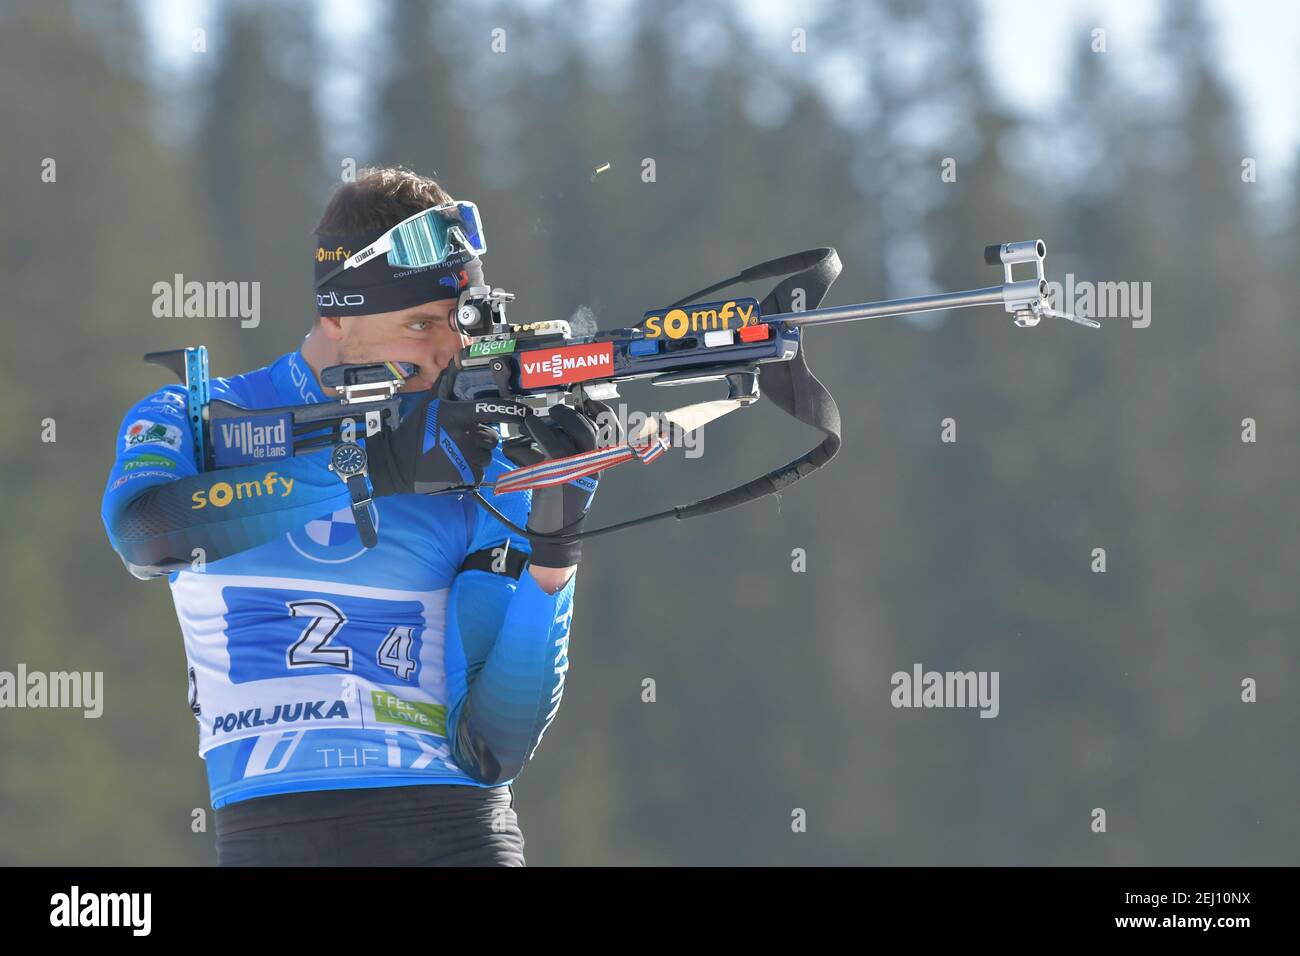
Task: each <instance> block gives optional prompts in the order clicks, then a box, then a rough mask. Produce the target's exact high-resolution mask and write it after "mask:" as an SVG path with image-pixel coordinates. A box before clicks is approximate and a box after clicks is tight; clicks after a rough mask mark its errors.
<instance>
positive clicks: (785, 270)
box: [474, 247, 842, 541]
mask: <svg viewBox="0 0 1300 956" xmlns="http://www.w3.org/2000/svg"><path fill="white" fill-rule="evenodd" d="M841 268H842V266H841V265H840V257H839V256H838V255H837V254H836V252H835V250H834V249H832V248H829V247H826V248H821V249H809V250H807V251H806V252H797V253H794V254H793V255H788V256H782V257H781V258H779V259H773V260H770V261H768V262H763V263H760V264H758V265H756V266H752V267H751V268H749V269H746V270H745V271H744V272H742V273H741V274H740V275H738V276H735V277H734V278H733V279H730V280H727V281H726V282H721V283H718V284H717V285H714V286H711V287H710V288H709V289H707V290H705V291H707V292H715V291H717V290H718V289H723V288H726V287H727V286H729V285H734V284H735V283H736V282H741V281H752V280H753V279H758V278H763V277H766V276H770V275H784V276H786V278H784V279H782V280H781V282H779V283H778V284H777V286H776V288H774V289H773V290H772V291H771V292H769V293H768V294H767V298H765V299H763V301H762V302H761V303H760V304H759V312H760V313H761V314H762V315H781V314H784V313H788V312H793V311H794V307H793V300H794V292H795V290H797V289H802V290H803V293H804V306H805V308H804V310H803V311H806V310H808V309H815V308H817V307H818V306H819V305H821V301H822V299H823V298H824V297H825V296H826V293H827V291H828V290H829V289H830V287H831V284H832V283H833V282H834V281H835V280H836V278H837V277H838V276H839V274H840V269H841ZM701 294H703V293H696V294H695V295H692V296H688V297H687V300H684V301H682V302H678V303H677V305H684V304H685V301H689V300H691V299H697V298H698V297H699V295H701ZM642 321H643V322H644V319H643V320H642ZM807 348H808V345H807V342H806V341H805V340H804V336H803V334H802V332H801V334H800V336H799V352H798V354H797V355H795V357H794V358H793V359H791V360H790V361H788V362H769V363H766V364H764V365H762V366H760V368H761V374H760V376H759V385H760V388H761V390H762V393H763V394H764V395H766V396H767V397H768V398H770V399H771V400H772V402H773V403H774V404H775V405H776V406H777V407H778V408H780V409H781V410H782V411H783V412H785V413H786V414H787V415H790V416H791V417H793V418H796V419H798V420H799V421H801V422H804V423H805V424H808V425H812V426H813V427H814V428H816V429H817V430H818V431H820V432H821V433H822V434H823V435H825V436H826V437H825V438H823V439H822V440H821V441H820V442H819V443H818V444H817V445H816V447H814V448H813V449H811V450H810V451H808V452H807V453H806V454H803V455H800V456H799V457H798V458H796V459H794V460H793V461H790V462H787V463H786V464H784V465H782V466H781V467H780V468H775V469H773V470H772V471H769V472H768V473H767V474H765V475H762V476H760V477H758V478H755V479H754V480H753V481H749V482H746V483H745V484H743V485H737V486H736V487H735V488H731V489H729V490H727V491H723V492H720V493H718V494H716V495H713V496H712V497H709V498H704V499H702V500H700V501H697V502H695V503H694V504H689V505H677V506H676V507H673V508H670V509H668V510H666V511H658V512H655V513H654V514H648V515H644V516H642V517H640V518H632V519H630V520H628V521H620V522H617V523H615V524H611V525H606V526H605V527H603V528H595V529H593V530H591V531H581V532H578V533H577V534H573V533H565V532H562V531H561V532H557V533H555V534H534V535H533V536H534V537H538V538H549V539H553V540H569V541H580V540H582V539H584V538H591V537H595V536H597V535H602V534H609V533H610V532H612V531H621V530H622V529H624V528H631V527H635V526H636V525H641V524H646V523H647V522H650V521H657V520H659V519H660V518H668V517H674V518H678V519H683V520H684V519H686V518H695V517H698V516H699V515H706V514H714V513H716V512H719V511H725V510H726V509H728V508H735V507H737V506H738V505H742V504H745V503H746V502H748V501H753V500H755V499H757V498H762V497H764V496H766V495H771V494H775V493H777V492H779V491H783V490H784V489H786V488H788V487H789V486H790V485H792V484H794V483H795V482H796V481H798V480H800V479H801V478H806V477H807V476H808V475H810V474H812V473H813V472H814V471H816V470H817V469H818V468H820V467H822V466H823V465H825V464H826V463H827V462H828V461H830V460H831V459H832V458H834V457H835V453H836V452H838V451H839V450H840V410H839V407H838V406H837V405H836V404H835V399H834V398H832V397H831V393H830V392H829V391H827V390H826V386H825V385H823V384H822V383H821V382H820V381H818V380H817V376H815V375H813V373H812V371H811V370H810V369H809V368H808V358H807V354H808V353H807ZM474 497H475V498H476V499H477V500H478V503H479V504H480V505H482V506H483V507H484V508H486V509H487V510H488V511H489V512H491V513H492V514H493V516H495V517H496V519H497V520H498V521H500V522H501V523H502V524H504V525H505V526H506V527H507V528H509V529H510V530H512V531H516V532H519V533H521V534H526V533H527V532H525V530H524V529H523V528H520V527H518V526H517V525H515V524H513V523H512V522H511V521H510V520H509V519H508V518H506V516H505V515H503V514H502V513H501V512H500V511H498V510H497V509H496V508H495V507H493V505H492V503H491V502H489V501H488V500H487V499H486V498H484V497H483V495H482V494H481V493H480V492H479V491H478V489H475V490H474Z"/></svg>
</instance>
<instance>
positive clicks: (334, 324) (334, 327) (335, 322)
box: [316, 315, 343, 342]
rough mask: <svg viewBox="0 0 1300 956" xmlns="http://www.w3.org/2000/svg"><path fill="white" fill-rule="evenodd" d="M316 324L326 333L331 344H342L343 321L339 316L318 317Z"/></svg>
mask: <svg viewBox="0 0 1300 956" xmlns="http://www.w3.org/2000/svg"><path fill="white" fill-rule="evenodd" d="M316 324H317V325H318V326H319V327H320V330H321V331H322V332H323V333H325V338H327V339H329V340H330V341H331V342H340V341H342V339H343V319H342V317H341V316H337V315H318V316H316Z"/></svg>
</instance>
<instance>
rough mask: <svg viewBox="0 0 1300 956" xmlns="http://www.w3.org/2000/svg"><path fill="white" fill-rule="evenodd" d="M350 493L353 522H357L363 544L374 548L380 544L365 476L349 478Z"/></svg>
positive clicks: (359, 475) (350, 476) (358, 475)
mask: <svg viewBox="0 0 1300 956" xmlns="http://www.w3.org/2000/svg"><path fill="white" fill-rule="evenodd" d="M348 493H349V494H350V495H351V496H352V520H353V521H355V522H356V525H357V534H358V535H360V536H361V543H362V545H364V546H365V547H367V548H373V547H374V546H375V545H376V544H378V543H379V535H378V534H377V533H376V531H375V522H374V520H373V519H372V518H371V517H370V501H371V498H370V483H369V482H368V481H366V476H365V474H357V475H349V476H348Z"/></svg>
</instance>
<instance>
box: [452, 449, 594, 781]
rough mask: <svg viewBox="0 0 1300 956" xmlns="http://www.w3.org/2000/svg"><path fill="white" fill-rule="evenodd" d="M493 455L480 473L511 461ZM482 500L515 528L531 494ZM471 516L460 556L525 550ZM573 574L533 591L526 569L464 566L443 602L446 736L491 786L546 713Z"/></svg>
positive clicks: (557, 689)
mask: <svg viewBox="0 0 1300 956" xmlns="http://www.w3.org/2000/svg"><path fill="white" fill-rule="evenodd" d="M496 455H497V456H498V457H497V461H496V462H495V463H494V464H493V465H492V466H491V467H490V468H489V470H488V473H487V474H486V475H485V477H486V478H488V479H489V480H491V479H493V478H495V477H496V474H494V472H496V473H498V474H499V472H500V471H503V470H505V469H506V468H508V467H510V465H509V464H508V463H507V462H506V461H505V459H504V458H502V457H500V449H498V450H497V452H496ZM483 496H484V497H485V498H487V499H488V500H489V501H492V503H493V504H494V505H495V506H496V507H497V508H498V509H499V510H500V511H501V512H502V513H503V514H504V515H505V516H506V517H507V518H509V519H510V520H511V521H512V522H514V523H515V524H517V525H519V526H521V527H522V526H524V524H525V523H526V522H527V520H528V509H529V507H530V505H531V501H532V493H531V492H527V491H524V492H515V493H513V494H509V495H503V496H502V497H501V498H500V499H494V498H493V497H492V496H491V495H490V494H489V493H488V492H487V490H486V489H484V493H483ZM474 507H475V510H476V512H477V513H478V517H477V518H476V520H475V521H474V525H473V531H472V533H471V535H470V545H469V553H473V552H474V551H478V550H482V549H484V548H497V547H501V546H502V545H504V544H506V543H507V541H508V542H509V547H510V549H512V550H515V549H518V550H523V551H525V552H527V551H528V550H529V547H528V541H527V539H526V538H525V539H520V537H519V535H517V534H515V533H513V532H510V531H508V530H507V529H506V528H505V526H504V525H502V524H501V523H500V522H499V521H498V520H497V519H496V518H494V517H492V516H491V515H489V514H488V513H487V512H486V511H485V510H483V509H482V508H481V507H478V506H477V505H474ZM576 583H577V572H576V571H575V572H574V575H573V577H571V578H570V579H569V582H568V583H567V584H566V585H565V586H564V587H563V588H561V589H560V590H559V591H557V592H556V593H555V594H547V593H546V592H545V591H543V590H542V589H541V587H540V586H539V585H538V584H537V582H536V581H535V580H533V576H532V574H530V573H529V571H528V570H527V568H525V569H524V571H523V573H522V574H521V575H520V577H519V580H518V581H516V580H515V579H514V578H512V577H510V576H508V575H502V574H493V573H490V572H488V571H463V572H461V573H460V574H458V575H457V576H456V579H455V581H454V582H453V583H452V588H451V595H450V597H449V600H448V604H447V631H446V660H445V665H446V673H447V701H448V710H447V739H448V741H449V743H450V746H451V750H452V759H453V760H454V761H455V762H456V764H457V766H459V767H460V769H461V770H463V771H464V772H465V773H467V774H469V776H471V777H473V778H474V779H475V780H478V781H479V782H480V783H483V784H486V785H489V786H496V785H499V784H503V783H507V782H509V781H510V780H513V779H514V778H515V777H516V776H518V774H519V772H520V771H521V770H523V768H524V765H525V764H526V763H527V762H528V760H529V759H531V757H532V755H533V752H534V751H535V750H536V749H537V746H538V744H540V743H541V740H542V735H543V734H544V733H545V732H546V728H547V727H548V726H549V725H550V723H551V721H552V720H553V719H554V718H555V714H556V712H557V711H558V710H559V707H560V697H561V695H562V694H563V693H564V678H565V674H566V673H567V672H568V669H569V627H570V624H571V623H572V620H573V595H574V589H575V587H576Z"/></svg>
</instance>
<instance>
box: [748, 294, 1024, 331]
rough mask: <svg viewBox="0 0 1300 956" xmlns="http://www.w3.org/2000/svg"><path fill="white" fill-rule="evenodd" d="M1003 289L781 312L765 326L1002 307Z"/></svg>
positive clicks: (769, 318) (814, 323)
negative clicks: (994, 306)
mask: <svg viewBox="0 0 1300 956" xmlns="http://www.w3.org/2000/svg"><path fill="white" fill-rule="evenodd" d="M1005 288H1006V287H1005V286H1000V285H991V286H988V287H987V288H984V289H971V290H970V291H969V292H939V293H937V294H935V295H918V296H914V297H912V298H910V299H886V300H884V301H882V302H862V303H859V304H857V305H835V306H831V307H829V308H825V309H809V310H808V311H807V312H784V313H782V314H780V315H765V316H763V321H765V322H784V323H785V324H786V325H793V326H801V325H829V324H830V323H832V322H856V321H858V320H859V319H885V318H889V317H890V316H895V315H912V314H913V313H916V312H935V311H938V310H940V309H964V308H967V307H969V306H974V305H1003V304H1004V303H1005V301H1006V299H1005V297H1004V292H1005Z"/></svg>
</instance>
